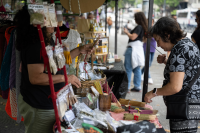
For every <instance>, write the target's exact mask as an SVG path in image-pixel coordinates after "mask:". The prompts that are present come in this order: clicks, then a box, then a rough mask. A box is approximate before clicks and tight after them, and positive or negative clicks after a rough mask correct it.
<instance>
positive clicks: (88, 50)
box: [70, 44, 93, 59]
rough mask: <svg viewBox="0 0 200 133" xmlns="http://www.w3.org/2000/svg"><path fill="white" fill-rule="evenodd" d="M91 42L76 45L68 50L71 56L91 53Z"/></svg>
mask: <svg viewBox="0 0 200 133" xmlns="http://www.w3.org/2000/svg"><path fill="white" fill-rule="evenodd" d="M92 49H93V48H92V44H87V45H84V46H80V47H77V48H75V49H73V50H72V51H70V55H71V58H72V59H74V58H75V57H76V56H78V55H79V54H81V53H82V54H91V53H92Z"/></svg>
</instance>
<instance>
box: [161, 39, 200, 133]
mask: <svg viewBox="0 0 200 133" xmlns="http://www.w3.org/2000/svg"><path fill="white" fill-rule="evenodd" d="M199 68H200V51H199V48H198V46H197V45H196V44H194V43H193V42H192V41H191V40H190V39H188V38H185V39H182V40H180V41H179V42H178V43H177V44H176V45H175V46H174V47H173V48H172V50H171V54H170V56H169V58H168V61H167V64H166V67H165V70H164V77H165V80H164V82H163V86H165V85H166V84H167V83H169V81H170V72H184V73H185V76H184V81H183V86H182V91H183V90H184V89H185V88H186V86H187V85H188V84H189V83H190V82H191V81H192V80H193V78H194V76H195V74H196V73H197V72H198V69H199ZM199 86H200V77H199V78H198V79H197V81H196V82H195V83H194V85H193V86H192V88H191V91H190V92H189V102H190V103H192V102H194V101H195V102H196V101H200V88H199ZM164 101H165V103H166V102H167V101H166V97H164ZM192 108H193V106H192V105H191V106H189V111H190V112H191V113H190V114H189V117H190V118H193V117H195V115H196V117H200V116H197V115H199V113H198V112H197V113H198V114H195V111H194V110H190V109H192ZM199 108H200V106H199ZM196 111H199V109H198V108H197V109H196ZM197 123H198V121H197V120H170V128H171V132H174V133H185V132H193V133H194V132H196V131H197V125H198V124H197Z"/></svg>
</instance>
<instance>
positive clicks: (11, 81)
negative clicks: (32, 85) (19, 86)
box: [9, 34, 16, 89]
mask: <svg viewBox="0 0 200 133" xmlns="http://www.w3.org/2000/svg"><path fill="white" fill-rule="evenodd" d="M15 80H16V55H15V34H14V35H13V46H12V57H11V64H10V77H9V87H10V89H13V88H14V87H15V86H16V85H15Z"/></svg>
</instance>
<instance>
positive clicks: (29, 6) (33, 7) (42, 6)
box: [28, 4, 44, 12]
mask: <svg viewBox="0 0 200 133" xmlns="http://www.w3.org/2000/svg"><path fill="white" fill-rule="evenodd" d="M28 9H32V10H34V12H36V11H38V10H44V5H33V4H29V5H28Z"/></svg>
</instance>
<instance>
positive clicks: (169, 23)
mask: <svg viewBox="0 0 200 133" xmlns="http://www.w3.org/2000/svg"><path fill="white" fill-rule="evenodd" d="M150 34H151V36H153V35H154V34H156V35H159V36H160V37H161V39H162V40H163V41H164V42H168V41H170V42H171V43H172V44H176V43H177V42H178V41H179V40H180V39H182V38H184V37H186V35H187V34H185V33H184V32H183V31H182V30H181V29H180V28H179V25H178V23H177V22H176V21H175V20H174V19H173V18H169V17H163V18H160V19H159V20H158V21H157V22H156V23H155V25H154V26H153V27H152V28H151V30H150Z"/></svg>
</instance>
